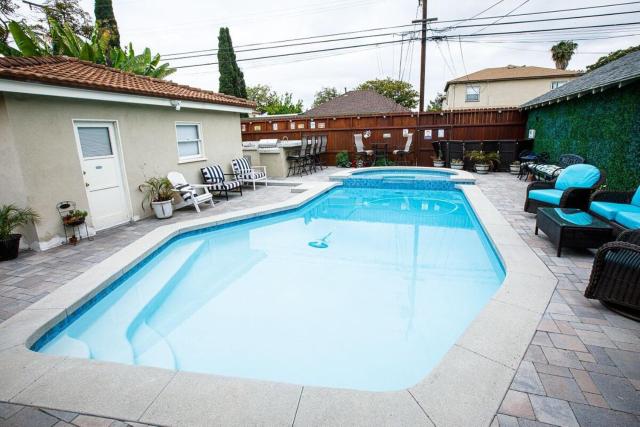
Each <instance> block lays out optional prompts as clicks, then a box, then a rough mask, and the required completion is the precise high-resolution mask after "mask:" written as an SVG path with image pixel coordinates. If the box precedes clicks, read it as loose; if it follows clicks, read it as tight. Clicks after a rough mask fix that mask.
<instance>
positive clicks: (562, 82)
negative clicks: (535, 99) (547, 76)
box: [551, 80, 569, 90]
mask: <svg viewBox="0 0 640 427" xmlns="http://www.w3.org/2000/svg"><path fill="white" fill-rule="evenodd" d="M558 83H561V84H560V85H559V84H558ZM567 83H569V80H554V81H552V82H551V90H554V89H558V88H561V87H562V86H564V85H566V84H567ZM553 85H556V86H555V87H553Z"/></svg>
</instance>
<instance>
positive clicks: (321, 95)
mask: <svg viewBox="0 0 640 427" xmlns="http://www.w3.org/2000/svg"><path fill="white" fill-rule="evenodd" d="M339 95H340V94H339V93H338V89H336V88H335V87H323V88H322V89H320V90H319V91H318V92H316V95H315V97H314V99H313V106H314V107H317V106H318V105H320V104H324V103H325V102H327V101H330V100H332V99H333V98H335V97H337V96H339Z"/></svg>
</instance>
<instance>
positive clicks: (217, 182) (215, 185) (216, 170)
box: [200, 165, 242, 200]
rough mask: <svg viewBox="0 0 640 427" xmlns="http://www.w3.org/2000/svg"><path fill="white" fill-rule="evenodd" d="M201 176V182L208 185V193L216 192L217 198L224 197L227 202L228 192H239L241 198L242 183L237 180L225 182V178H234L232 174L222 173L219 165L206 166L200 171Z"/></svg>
mask: <svg viewBox="0 0 640 427" xmlns="http://www.w3.org/2000/svg"><path fill="white" fill-rule="evenodd" d="M200 173H201V174H202V180H203V181H204V183H205V184H207V185H209V191H218V192H219V193H218V196H222V193H224V196H225V197H226V199H227V200H229V191H233V190H235V191H239V192H240V196H242V182H240V181H238V180H237V179H233V180H229V181H227V180H226V179H225V176H232V177H234V178H235V177H236V175H235V174H233V173H224V172H222V167H221V166H220V165H213V166H207V167H204V168H201V169H200Z"/></svg>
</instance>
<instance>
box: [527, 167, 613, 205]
mask: <svg viewBox="0 0 640 427" xmlns="http://www.w3.org/2000/svg"><path fill="white" fill-rule="evenodd" d="M605 176H606V175H605V173H604V171H602V170H600V169H598V168H597V167H595V166H593V165H587V164H579V165H572V166H569V167H568V168H566V169H564V170H563V171H562V172H561V173H560V175H559V176H558V177H557V178H556V179H554V180H553V181H549V182H547V181H534V182H532V183H531V184H529V186H528V187H527V199H526V201H525V203H524V210H525V211H526V212H530V213H536V212H538V208H539V207H546V206H549V207H557V208H576V209H582V210H585V211H586V210H587V207H588V206H589V198H590V196H591V193H592V192H593V191H594V190H595V189H596V188H598V187H599V186H600V185H602V184H603V183H604V182H605V179H606V178H605Z"/></svg>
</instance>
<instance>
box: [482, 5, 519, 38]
mask: <svg viewBox="0 0 640 427" xmlns="http://www.w3.org/2000/svg"><path fill="white" fill-rule="evenodd" d="M527 3H529V0H524V1H523V2H522V3H520V4H519V5H518V6H516V7H515V8H513V9H511V10H510V11H509V12H507V14H506V15H505V16H504V18H506V17H507V16H509V15H511V14H512V13H513V12H515V11H516V10H518V9H520V8H521V7H522V6H524V5H525V4H527ZM504 18H498V19H496V20H495V21H493V22H492V23H491V24H487V25H486V26H484V27H482V28H480V29H479V30H477V31H475V32H474V33H473V34H477V33H479V32H481V31H483V30H485V29H487V28H489V27H490V26H492V25H499V24H498V22H500V21H501V20H502V19H504Z"/></svg>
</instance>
